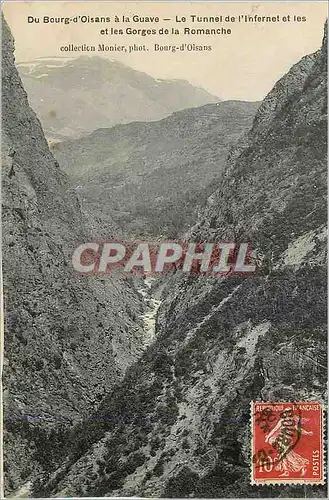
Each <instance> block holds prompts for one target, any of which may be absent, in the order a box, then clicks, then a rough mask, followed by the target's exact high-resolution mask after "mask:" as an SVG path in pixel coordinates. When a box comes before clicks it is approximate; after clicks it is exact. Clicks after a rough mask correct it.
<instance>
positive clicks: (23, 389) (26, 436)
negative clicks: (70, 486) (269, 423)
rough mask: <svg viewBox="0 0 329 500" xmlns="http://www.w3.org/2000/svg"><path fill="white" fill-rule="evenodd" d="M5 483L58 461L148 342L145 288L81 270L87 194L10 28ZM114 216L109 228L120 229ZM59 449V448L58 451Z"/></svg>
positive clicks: (6, 52) (5, 131)
mask: <svg viewBox="0 0 329 500" xmlns="http://www.w3.org/2000/svg"><path fill="white" fill-rule="evenodd" d="M2 44H3V45H2V194H3V206H2V214H3V241H2V248H3V285H4V309H5V348H4V389H5V393H4V397H5V420H6V429H5V431H6V434H5V468H6V481H7V485H6V492H7V493H9V492H10V491H11V490H14V489H16V488H17V487H18V486H20V485H21V484H22V483H23V482H26V481H27V480H28V479H29V478H31V477H32V478H33V476H35V475H37V474H40V473H41V472H42V470H43V468H44V469H48V468H49V467H51V466H53V464H54V463H56V459H57V458H58V453H59V451H60V450H59V449H58V450H57V452H56V451H54V450H53V452H52V453H49V449H50V448H51V442H53V443H56V442H57V441H56V440H57V438H58V436H59V437H60V438H63V437H64V436H65V432H66V430H67V427H68V426H70V425H71V424H72V423H74V422H75V421H77V420H79V419H81V418H82V417H83V416H84V415H86V414H88V413H90V411H91V410H92V408H93V407H94V405H96V404H99V401H100V399H101V398H102V396H103V394H104V393H105V392H106V391H108V390H109V388H110V387H112V386H113V385H114V383H115V382H117V381H118V380H119V379H120V378H122V376H123V374H124V371H125V368H126V367H127V366H129V364H131V363H132V362H133V361H135V360H136V359H137V358H138V356H139V355H140V353H141V350H142V329H141V321H139V322H138V316H139V315H140V314H141V312H142V303H141V300H140V297H139V295H138V293H137V292H136V290H135V289H134V287H133V286H132V285H131V283H128V282H127V281H126V280H119V279H117V280H114V279H108V278H106V279H105V280H100V279H98V278H96V277H90V279H88V280H86V279H82V278H81V277H79V276H77V275H75V274H74V272H73V268H72V266H71V264H70V254H71V253H72V251H73V250H74V248H75V246H76V245H77V244H79V243H81V242H84V241H86V240H87V241H88V232H87V230H86V228H85V227H84V223H83V220H82V216H81V212H80V208H79V204H78V200H77V199H76V197H75V196H74V195H73V194H72V190H71V189H70V186H69V185H68V183H67V179H66V176H65V175H63V173H61V172H60V170H59V167H58V163H57V162H56V161H55V159H54V157H53V155H52V154H51V152H50V151H49V149H48V145H47V142H46V140H45V138H44V135H43V132H42V129H41V126H40V123H39V121H38V119H37V118H36V116H35V114H34V112H33V111H32V110H31V109H30V108H29V105H28V102H27V96H26V93H25V91H24V88H23V86H22V83H21V80H20V77H19V75H18V73H17V70H16V68H15V64H14V55H13V51H14V46H13V39H12V37H11V33H10V31H9V28H8V26H7V24H6V22H5V21H3V31H2ZM116 231H117V230H116V228H115V226H114V225H113V226H112V227H109V233H108V234H109V235H111V233H112V234H114V233H115V232H116ZM56 453H57V455H56Z"/></svg>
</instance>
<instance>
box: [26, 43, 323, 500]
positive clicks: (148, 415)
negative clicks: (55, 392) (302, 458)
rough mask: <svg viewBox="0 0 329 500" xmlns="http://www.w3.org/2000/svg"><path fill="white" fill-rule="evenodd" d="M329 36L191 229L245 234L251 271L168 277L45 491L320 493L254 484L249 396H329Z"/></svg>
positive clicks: (275, 96)
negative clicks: (153, 310)
mask: <svg viewBox="0 0 329 500" xmlns="http://www.w3.org/2000/svg"><path fill="white" fill-rule="evenodd" d="M326 60H327V58H326V40H324V43H323V47H322V49H321V50H319V51H318V52H317V53H316V54H314V55H312V56H309V57H306V58H304V59H303V60H302V61H300V62H299V63H298V64H297V65H295V66H294V67H293V68H292V69H291V70H290V72H289V73H288V74H287V75H285V76H284V77H283V78H282V79H281V80H280V81H279V82H278V83H277V84H276V85H275V87H274V89H273V90H272V91H271V92H270V94H269V95H268V96H267V97H266V99H265V100H264V102H263V104H262V105H261V107H260V109H259V111H258V113H257V115H256V118H255V120H254V124H253V126H252V129H251V131H250V133H249V134H248V135H247V136H246V137H245V139H244V140H243V141H242V142H241V144H240V145H239V146H238V148H237V149H236V150H235V152H234V153H233V154H232V155H231V158H230V160H229V162H228V165H227V167H226V169H225V171H224V172H223V174H222V177H221V184H220V188H219V189H218V190H217V191H216V192H215V193H214V195H213V196H211V198H210V199H209V201H208V205H207V208H206V210H205V213H204V215H203V216H202V218H201V219H200V221H199V222H198V224H197V225H196V226H195V227H194V228H193V230H192V231H191V234H190V236H191V237H192V236H194V237H195V238H197V239H199V240H206V239H208V240H211V241H214V240H216V241H220V240H224V241H225V240H226V241H227V240H228V239H232V240H234V241H239V240H240V241H245V240H246V239H250V240H251V242H252V244H253V246H254V248H255V253H256V258H257V262H258V270H257V272H256V273H255V274H254V275H253V276H249V277H239V276H235V277H232V276H228V277H226V278H222V279H220V280H219V279H215V278H212V279H210V278H206V277H193V278H191V277H190V278H184V277H182V276H181V275H179V274H178V273H177V274H176V275H175V276H174V277H173V278H172V280H171V282H170V283H168V286H167V293H166V294H165V296H164V302H163V304H162V306H161V307H160V312H159V315H158V337H157V340H156V342H155V343H154V344H153V345H152V346H151V347H150V348H149V349H148V350H147V351H146V353H145V354H144V355H143V357H142V359H141V361H140V362H139V363H138V364H136V365H134V366H133V367H131V368H130V369H129V370H128V372H127V375H126V377H125V379H124V381H123V383H122V384H120V385H119V386H118V387H116V389H115V390H114V391H113V392H112V393H110V394H109V395H108V396H107V397H106V398H105V399H104V401H103V402H102V403H101V405H100V407H99V408H98V410H97V411H96V412H95V414H94V415H92V416H90V417H89V418H88V419H86V420H85V422H83V423H82V424H81V426H80V427H77V428H76V429H75V431H74V433H73V435H72V436H71V441H70V442H68V444H67V449H66V453H65V455H66V459H65V460H64V461H63V464H62V466H61V468H60V469H58V470H57V471H56V472H54V474H53V475H52V476H51V478H50V480H49V481H47V482H45V483H44V484H43V485H38V487H37V488H36V489H35V491H36V493H37V494H39V495H42V494H48V495H49V494H50V495H60V496H71V495H72V496H73V495H78V494H80V495H86V496H98V495H99V496H111V495H115V496H117V495H118V496H119V495H120V496H121V495H122V496H130V495H133V496H145V497H150V496H155V497H158V496H162V497H197V498H200V497H212V498H216V497H260V496H261V497H264V496H265V497H278V496H279V497H287V496H289V497H301V496H303V497H304V496H307V497H319V496H325V490H324V487H321V486H320V487H314V486H313V487H312V486H298V485H297V486H296V485H295V486H263V487H262V488H259V487H254V486H250V453H249V450H250V439H251V436H250V426H249V418H250V406H249V405H250V401H251V400H253V399H262V400H265V401H266V400H269V401H271V400H280V399H284V400H320V401H325V384H326V379H327V374H326V342H327V333H326V324H327V321H326V267H325V237H326V233H325V224H326V201H325V195H326V151H327V147H326V143H327V120H326V89H327V86H326V77H327V70H326Z"/></svg>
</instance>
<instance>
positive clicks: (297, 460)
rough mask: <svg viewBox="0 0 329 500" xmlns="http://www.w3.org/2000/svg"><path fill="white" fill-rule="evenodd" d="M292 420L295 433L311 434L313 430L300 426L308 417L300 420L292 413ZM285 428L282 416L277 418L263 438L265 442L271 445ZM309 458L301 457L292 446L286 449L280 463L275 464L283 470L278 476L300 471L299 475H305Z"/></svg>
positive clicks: (274, 443)
mask: <svg viewBox="0 0 329 500" xmlns="http://www.w3.org/2000/svg"><path fill="white" fill-rule="evenodd" d="M288 410H291V408H287V409H286V411H288ZM291 419H292V421H293V429H294V431H295V432H296V434H297V435H305V436H312V435H313V431H306V430H305V429H303V428H302V427H301V423H305V422H306V421H307V420H308V419H305V418H302V419H301V420H300V419H299V417H298V416H297V415H293V416H292V417H291ZM285 430H286V428H285V425H284V421H283V419H282V418H280V419H279V421H278V423H277V424H276V426H275V427H274V428H273V429H272V430H271V432H269V433H268V435H267V436H266V438H265V442H266V443H269V444H271V445H274V446H275V445H276V444H277V439H278V437H279V436H280V435H282V433H284V432H285ZM309 463H310V462H309V460H308V459H307V458H304V457H302V456H301V455H300V454H299V453H296V452H295V451H294V450H293V449H292V448H291V449H289V448H288V449H287V452H286V453H285V454H284V455H283V457H282V458H281V460H280V464H279V465H277V467H276V469H277V470H283V472H282V474H280V476H282V477H287V476H289V475H290V472H300V475H301V476H305V474H306V467H307V465H309Z"/></svg>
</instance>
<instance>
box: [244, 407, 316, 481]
mask: <svg viewBox="0 0 329 500" xmlns="http://www.w3.org/2000/svg"><path fill="white" fill-rule="evenodd" d="M251 433H252V454H251V457H252V459H251V484H255V485H261V484H292V483H293V484H324V482H325V477H324V457H323V408H322V406H321V404H320V403H318V402H268V403H267V402H252V403H251Z"/></svg>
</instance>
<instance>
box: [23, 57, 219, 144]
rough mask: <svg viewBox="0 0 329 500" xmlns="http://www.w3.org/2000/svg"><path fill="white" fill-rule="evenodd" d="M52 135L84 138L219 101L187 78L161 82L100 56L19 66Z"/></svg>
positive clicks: (35, 107)
mask: <svg viewBox="0 0 329 500" xmlns="http://www.w3.org/2000/svg"><path fill="white" fill-rule="evenodd" d="M18 69H19V71H20V74H21V77H22V80H23V83H24V86H25V88H26V90H27V93H28V95H29V99H30V102H31V106H32V107H33V109H34V110H35V111H36V113H37V115H38V116H39V118H40V120H41V123H42V126H43V129H44V130H45V134H46V137H47V138H49V139H56V138H57V139H63V138H68V137H79V136H82V135H85V134H86V133H88V132H91V131H93V130H95V129H96V128H99V127H111V126H113V125H116V124H118V123H129V122H133V121H151V120H159V119H160V118H163V117H165V116H168V115H170V114H171V113H172V112H173V111H177V110H179V109H185V108H192V107H196V106H202V105H203V104H207V103H212V102H218V101H219V98H218V97H217V96H214V95H211V94H209V93H208V92H207V91H205V90H204V89H201V88H197V87H194V86H193V85H191V84H190V83H189V82H187V81H185V80H160V79H155V78H152V77H151V76H150V75H148V74H146V73H142V72H140V71H136V70H134V69H132V68H130V67H128V66H125V65H124V64H122V63H120V62H119V61H115V60H111V59H105V58H102V57H98V56H93V57H87V56H82V57H79V58H77V59H60V58H53V59H51V58H45V59H37V60H34V61H29V62H26V63H21V64H19V65H18Z"/></svg>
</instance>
